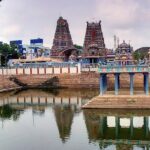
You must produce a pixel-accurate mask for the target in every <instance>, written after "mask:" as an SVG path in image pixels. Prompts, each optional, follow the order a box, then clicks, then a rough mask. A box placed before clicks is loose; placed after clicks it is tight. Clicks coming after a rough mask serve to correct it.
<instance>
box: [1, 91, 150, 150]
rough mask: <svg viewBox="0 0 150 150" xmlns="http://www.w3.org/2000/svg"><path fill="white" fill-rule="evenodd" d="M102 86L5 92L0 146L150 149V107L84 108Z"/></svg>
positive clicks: (10, 149)
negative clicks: (119, 108) (97, 88)
mask: <svg viewBox="0 0 150 150" xmlns="http://www.w3.org/2000/svg"><path fill="white" fill-rule="evenodd" d="M96 95H98V90H69V89H65V90H53V91H43V90H27V91H20V92H16V93H15V92H9V93H2V94H0V150H60V149H61V150H84V149H86V150H132V149H133V150H148V149H150V148H149V147H150V146H149V145H150V122H149V121H150V117H149V116H150V110H128V111H127V110H116V109H115V110H110V109H109V110H107V109H99V110H82V109H81V106H82V105H83V104H85V103H86V102H87V101H89V100H90V99H91V98H92V97H94V96H96Z"/></svg>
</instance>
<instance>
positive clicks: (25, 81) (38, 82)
mask: <svg viewBox="0 0 150 150" xmlns="http://www.w3.org/2000/svg"><path fill="white" fill-rule="evenodd" d="M134 79H135V80H134V87H135V88H141V89H142V88H143V75H142V74H136V75H135V76H134ZM120 83H121V88H129V75H128V74H122V75H121V76H120ZM22 86H25V87H27V88H31V87H32V88H33V87H36V88H42V87H49V88H99V74H98V73H95V72H86V73H81V74H67V73H66V74H65V73H64V74H47V75H46V74H28V75H27V74H26V75H0V90H3V89H11V88H13V89H15V88H18V87H22ZM108 88H109V90H111V89H114V75H113V74H110V75H108Z"/></svg>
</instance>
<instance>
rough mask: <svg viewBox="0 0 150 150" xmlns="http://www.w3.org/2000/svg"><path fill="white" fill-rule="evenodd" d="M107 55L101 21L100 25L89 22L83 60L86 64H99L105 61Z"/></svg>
mask: <svg viewBox="0 0 150 150" xmlns="http://www.w3.org/2000/svg"><path fill="white" fill-rule="evenodd" d="M105 55H106V49H105V43H104V37H103V32H102V29H101V21H99V22H98V23H97V22H91V23H89V22H87V28H86V33H85V39H84V45H83V55H82V58H83V59H84V61H86V62H89V63H97V62H99V61H104V59H105Z"/></svg>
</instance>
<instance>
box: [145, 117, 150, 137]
mask: <svg viewBox="0 0 150 150" xmlns="http://www.w3.org/2000/svg"><path fill="white" fill-rule="evenodd" d="M144 131H145V136H146V137H148V134H149V119H148V117H144Z"/></svg>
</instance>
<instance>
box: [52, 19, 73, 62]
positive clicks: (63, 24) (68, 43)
mask: <svg viewBox="0 0 150 150" xmlns="http://www.w3.org/2000/svg"><path fill="white" fill-rule="evenodd" d="M74 51H75V48H74V46H73V42H72V38H71V34H70V31H69V25H68V22H67V20H65V19H63V17H59V19H58V20H57V26H56V31H55V36H54V40H53V46H52V49H51V57H56V58H62V59H63V60H69V57H70V56H72V55H73V54H74V53H75V52H74Z"/></svg>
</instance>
